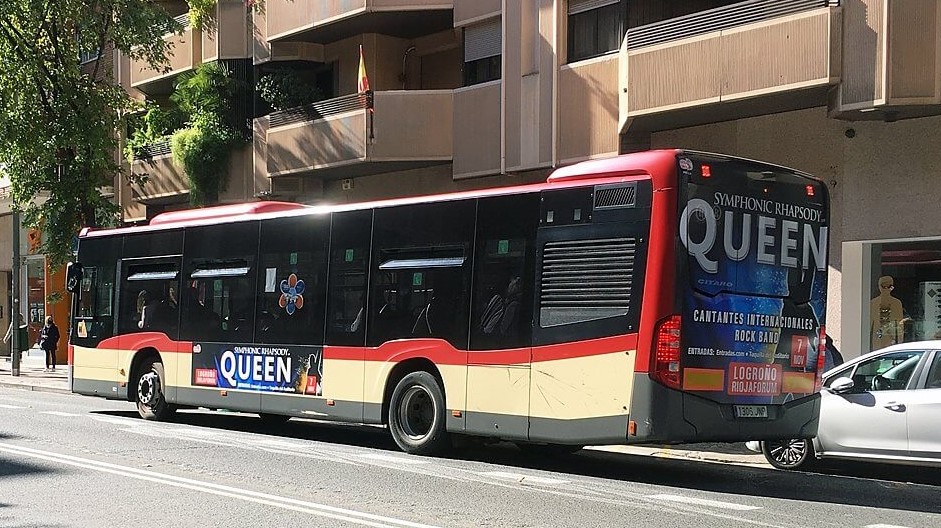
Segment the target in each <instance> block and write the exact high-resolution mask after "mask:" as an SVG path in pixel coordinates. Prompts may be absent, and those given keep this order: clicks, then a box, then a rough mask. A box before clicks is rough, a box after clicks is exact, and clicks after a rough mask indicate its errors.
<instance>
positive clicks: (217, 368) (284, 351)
mask: <svg viewBox="0 0 941 528" xmlns="http://www.w3.org/2000/svg"><path fill="white" fill-rule="evenodd" d="M322 350H323V349H322V347H313V346H302V345H261V346H259V345H244V344H242V345H237V344H220V343H193V380H192V383H193V385H196V386H201V387H218V388H220V389H234V390H247V391H257V392H276V393H296V394H305V395H313V396H320V395H322V394H323V361H322V357H323V355H322Z"/></svg>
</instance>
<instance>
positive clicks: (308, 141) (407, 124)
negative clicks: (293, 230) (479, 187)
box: [256, 90, 453, 179]
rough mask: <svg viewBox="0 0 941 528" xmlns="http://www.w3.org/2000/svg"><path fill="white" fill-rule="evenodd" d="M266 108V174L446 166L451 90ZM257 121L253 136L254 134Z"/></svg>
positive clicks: (340, 174) (335, 174) (332, 175)
mask: <svg viewBox="0 0 941 528" xmlns="http://www.w3.org/2000/svg"><path fill="white" fill-rule="evenodd" d="M373 98H374V99H373V106H374V108H375V111H374V112H373V113H370V111H369V110H368V109H367V106H368V102H367V101H366V99H365V97H364V96H361V95H359V94H352V95H346V96H342V97H337V98H334V99H329V100H327V101H321V102H319V103H315V104H313V105H308V106H306V107H301V108H294V109H290V110H285V111H281V112H276V113H273V114H271V115H270V116H269V118H268V129H267V132H266V133H264V137H265V140H264V142H263V143H264V149H263V150H258V149H257V148H256V154H257V153H259V152H264V156H265V157H266V162H265V164H264V167H265V170H266V171H267V176H269V177H277V176H287V175H303V174H312V175H314V176H316V177H318V178H322V179H342V178H355V177H358V176H365V175H371V174H380V173H384V172H394V171H400V170H408V169H416V168H422V167H428V166H432V165H439V164H443V163H450V162H451V160H452V156H453V154H452V146H451V133H452V91H451V90H415V91H389V92H375V93H374V94H373ZM259 121H261V120H256V135H257V134H259V133H260V131H259V129H258V122H259Z"/></svg>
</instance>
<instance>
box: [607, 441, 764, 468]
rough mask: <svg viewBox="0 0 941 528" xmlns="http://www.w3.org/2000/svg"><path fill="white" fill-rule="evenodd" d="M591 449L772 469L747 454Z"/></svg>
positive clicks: (646, 448) (648, 448) (625, 447)
mask: <svg viewBox="0 0 941 528" xmlns="http://www.w3.org/2000/svg"><path fill="white" fill-rule="evenodd" d="M591 449H593V450H597V451H608V452H613V453H621V454H626V455H636V456H649V457H653V458H665V459H669V460H688V461H693V462H713V463H723V464H738V465H742V466H750V467H767V468H770V467H771V465H770V464H768V463H767V462H766V461H765V459H764V457H763V456H762V455H760V454H757V453H756V454H755V455H747V454H742V455H739V454H731V453H715V452H706V451H690V450H684V449H672V448H668V447H651V446H630V445H614V446H595V447H592V448H591Z"/></svg>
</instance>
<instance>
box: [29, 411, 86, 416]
mask: <svg viewBox="0 0 941 528" xmlns="http://www.w3.org/2000/svg"><path fill="white" fill-rule="evenodd" d="M39 414H49V415H52V416H69V417H71V416H78V415H77V414H73V413H67V412H62V411H40V413H39Z"/></svg>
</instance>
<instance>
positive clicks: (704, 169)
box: [699, 163, 712, 178]
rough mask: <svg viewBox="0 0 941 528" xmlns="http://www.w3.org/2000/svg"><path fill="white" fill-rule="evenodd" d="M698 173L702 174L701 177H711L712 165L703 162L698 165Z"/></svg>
mask: <svg viewBox="0 0 941 528" xmlns="http://www.w3.org/2000/svg"><path fill="white" fill-rule="evenodd" d="M699 173H700V174H702V177H703V178H711V177H712V167H710V166H709V165H706V164H705V163H704V164H703V165H702V166H701V167H699Z"/></svg>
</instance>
